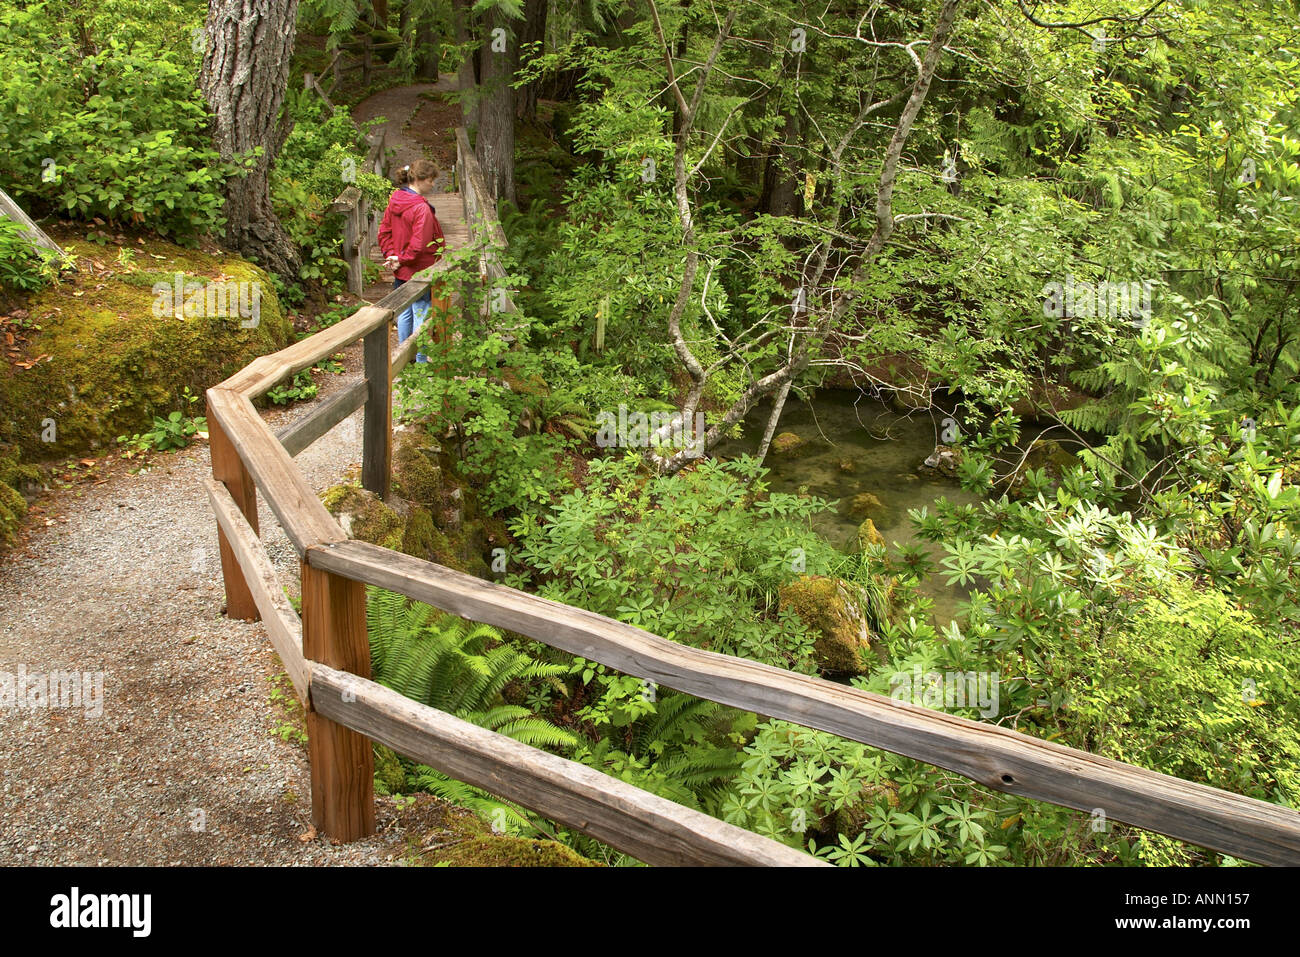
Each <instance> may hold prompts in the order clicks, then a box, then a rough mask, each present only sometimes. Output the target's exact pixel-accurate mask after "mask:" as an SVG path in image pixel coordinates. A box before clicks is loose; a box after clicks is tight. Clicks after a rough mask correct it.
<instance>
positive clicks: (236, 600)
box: [208, 403, 261, 621]
mask: <svg viewBox="0 0 1300 957" xmlns="http://www.w3.org/2000/svg"><path fill="white" fill-rule="evenodd" d="M208 448H209V451H210V452H211V454H212V477H213V478H214V479H216V480H217V481H218V482H220V483H222V484H223V485H225V487H226V490H227V491H228V492H230V497H231V498H233V499H234V500H235V504H236V505H238V506H239V510H240V511H241V512H243V513H244V518H245V519H247V520H248V524H249V525H250V526H251V527H252V529H253V533H254V534H257V486H256V485H254V484H253V477H252V476H251V475H249V474H248V469H246V468H244V463H243V462H242V461H241V460H240V458H239V452H237V451H236V450H235V446H234V445H233V444H232V443H231V441H230V439H229V438H228V437H227V436H226V433H225V432H223V431H222V429H221V425H220V424H219V423H218V422H217V417H216V416H215V415H213V414H212V404H211V403H209V404H208ZM217 540H218V543H219V545H220V548H221V578H222V581H223V582H225V586H226V615H227V617H230V618H242V619H244V620H245V621H257V620H258V619H259V618H260V617H261V613H260V612H258V610H257V603H256V602H254V601H253V593H252V592H251V591H250V590H249V588H248V582H246V581H245V580H244V573H243V571H241V570H240V568H239V560H238V559H237V558H236V557H235V553H234V551H233V550H232V549H231V547H230V543H229V542H228V541H226V533H225V532H224V531H222V529H221V526H220V525H218V526H217Z"/></svg>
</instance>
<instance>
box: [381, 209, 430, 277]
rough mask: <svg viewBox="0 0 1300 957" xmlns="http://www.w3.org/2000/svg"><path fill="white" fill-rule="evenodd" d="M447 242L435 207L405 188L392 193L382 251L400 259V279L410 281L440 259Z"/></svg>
mask: <svg viewBox="0 0 1300 957" xmlns="http://www.w3.org/2000/svg"><path fill="white" fill-rule="evenodd" d="M445 243H446V240H444V239H443V235H442V227H441V226H440V225H438V217H437V215H436V214H435V213H434V211H433V206H432V205H430V203H429V201H428V200H426V199H425V198H424V197H423V196H421V195H420V194H419V193H417V192H415V191H414V190H411V189H407V188H405V187H402V188H401V189H395V190H393V195H392V196H391V197H390V198H389V200H388V208H387V209H386V210H384V218H383V220H382V221H381V222H380V224H379V248H380V250H381V251H382V252H383V254H384V255H385V256H396V257H397V262H398V265H397V269H396V271H395V272H394V273H393V275H395V276H396V277H397V278H398V279H410V278H411V277H412V276H414V275H415V274H416V273H417V272H419V271H420V270H421V269H427V268H428V267H430V266H432V265H433V264H434V263H436V262H437V261H438V260H439V258H441V257H440V254H441V252H442V249H443V246H444V245H445Z"/></svg>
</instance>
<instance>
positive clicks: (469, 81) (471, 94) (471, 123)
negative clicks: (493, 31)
mask: <svg viewBox="0 0 1300 957" xmlns="http://www.w3.org/2000/svg"><path fill="white" fill-rule="evenodd" d="M452 29H453V30H454V31H455V36H456V43H457V44H459V45H461V46H464V45H465V44H467V43H469V42H470V41H471V40H472V39H473V38H474V32H473V30H474V14H473V12H472V10H471V9H470V0H454V2H453V4H452ZM477 63H478V52H477V51H471V52H470V53H469V54H467V55H466V57H465V59H464V60H463V61H462V62H461V64H460V69H459V70H458V71H457V80H458V84H457V85H458V87H459V89H460V91H461V101H460V103H461V114H462V115H463V116H464V117H465V129H466V130H467V131H468V132H469V135H470V138H471V140H473V139H474V137H475V136H476V135H477V133H478V124H479V97H478V74H477V71H476V64H477Z"/></svg>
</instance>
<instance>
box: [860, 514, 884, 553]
mask: <svg viewBox="0 0 1300 957" xmlns="http://www.w3.org/2000/svg"><path fill="white" fill-rule="evenodd" d="M884 544H885V536H884V535H881V534H880V530H879V529H878V528H876V523H875V522H873V521H872V520H871V519H869V518H864V519H863V520H862V524H861V525H859V526H858V549H859V550H863V549H865V548H866V547H867V546H868V545H884Z"/></svg>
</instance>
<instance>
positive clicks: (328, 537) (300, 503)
mask: <svg viewBox="0 0 1300 957" xmlns="http://www.w3.org/2000/svg"><path fill="white" fill-rule="evenodd" d="M208 414H209V415H211V416H213V417H215V418H216V420H217V423H218V424H219V425H220V426H221V429H222V431H223V432H225V434H226V436H227V437H228V438H229V440H230V443H231V444H232V445H233V446H234V447H235V450H236V451H237V452H238V453H239V458H240V461H242V462H243V464H244V468H245V469H247V470H248V473H249V474H250V475H251V476H252V478H253V481H254V482H255V483H256V484H257V487H258V489H259V490H260V491H261V492H262V494H263V495H265V496H266V502H267V504H268V505H270V507H271V511H272V512H274V513H275V517H276V518H277V519H279V521H280V525H281V526H282V527H283V528H284V533H285V535H287V536H288V537H289V541H291V542H293V545H294V548H296V549H297V550H298V554H299V555H302V554H303V553H304V552H305V551H306V550H307V547H308V546H309V545H318V544H320V543H322V542H339V541H345V540H346V539H347V535H346V534H345V533H344V531H343V529H341V528H340V527H339V525H338V523H337V522H335V521H334V518H333V516H332V515H330V513H329V512H328V511H326V510H325V506H324V505H322V504H321V502H320V499H318V498H317V497H316V493H315V492H314V491H312V488H311V486H310V485H308V484H307V480H306V479H304V478H303V477H302V473H301V472H299V471H298V469H297V468H295V467H294V464H293V459H291V458H290V457H289V453H288V452H286V451H285V450H284V448H283V447H282V446H281V445H280V443H279V442H277V441H276V440H275V436H274V435H272V434H271V431H270V430H269V429H268V428H267V427H266V423H264V422H263V421H262V417H261V416H259V415H258V414H257V410H256V409H254V408H253V404H252V403H251V402H249V401H248V399H247V398H245V397H244V396H242V395H240V394H239V393H237V392H230V391H227V390H225V389H209V390H208Z"/></svg>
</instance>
